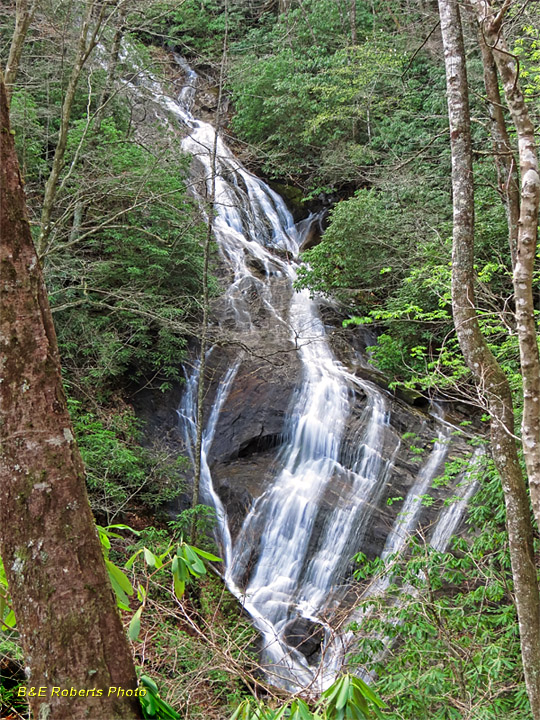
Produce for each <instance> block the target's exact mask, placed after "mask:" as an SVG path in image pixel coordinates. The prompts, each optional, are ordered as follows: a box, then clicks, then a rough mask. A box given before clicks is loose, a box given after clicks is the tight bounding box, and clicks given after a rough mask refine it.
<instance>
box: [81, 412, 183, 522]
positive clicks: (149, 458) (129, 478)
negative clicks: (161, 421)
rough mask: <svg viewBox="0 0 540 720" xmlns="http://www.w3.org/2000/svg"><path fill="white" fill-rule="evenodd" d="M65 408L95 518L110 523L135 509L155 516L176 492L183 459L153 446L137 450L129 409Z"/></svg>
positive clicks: (137, 424)
mask: <svg viewBox="0 0 540 720" xmlns="http://www.w3.org/2000/svg"><path fill="white" fill-rule="evenodd" d="M68 406H69V410H70V414H71V418H72V421H73V428H74V431H75V437H76V439H77V443H78V445H79V450H80V452H81V455H82V458H83V460H84V464H85V469H86V482H87V485H88V489H89V491H90V501H91V504H92V508H93V510H94V512H95V513H96V514H97V515H98V516H100V517H105V518H106V520H107V522H109V523H110V522H111V521H112V520H113V519H114V518H115V517H116V516H117V515H119V514H122V513H124V514H125V513H126V512H127V511H128V510H130V509H131V508H133V506H138V507H140V506H141V505H142V506H144V507H145V508H148V509H149V510H152V511H153V512H158V511H159V510H160V509H161V508H162V507H163V505H164V504H166V503H167V502H170V501H171V500H173V499H174V498H175V497H177V496H178V494H179V493H180V492H181V491H182V489H183V470H184V469H185V467H186V462H187V461H186V460H185V458H183V457H182V456H180V457H178V456H176V455H171V453H170V452H169V451H165V450H164V449H160V448H159V447H143V446H142V445H141V444H140V442H141V440H142V434H141V423H140V421H139V420H138V419H137V418H136V417H135V415H134V413H133V411H132V410H131V408H129V407H127V406H123V407H121V408H118V409H109V410H107V411H106V410H104V409H94V410H93V411H89V410H88V409H85V408H84V406H83V404H82V403H81V402H80V401H77V400H74V399H73V398H69V399H68Z"/></svg>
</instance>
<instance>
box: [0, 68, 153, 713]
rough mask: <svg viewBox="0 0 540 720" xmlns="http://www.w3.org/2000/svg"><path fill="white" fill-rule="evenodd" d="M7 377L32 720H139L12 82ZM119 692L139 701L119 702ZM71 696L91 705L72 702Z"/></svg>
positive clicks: (1, 224)
mask: <svg viewBox="0 0 540 720" xmlns="http://www.w3.org/2000/svg"><path fill="white" fill-rule="evenodd" d="M0 372H1V378H0V441H1V446H0V554H1V556H2V558H3V561H4V566H5V570H6V574H7V578H8V583H9V588H10V592H11V598H12V603H13V609H14V611H15V615H16V618H17V623H18V630H19V632H20V639H21V643H22V647H23V650H24V652H25V656H26V663H27V674H28V687H29V688H30V687H34V688H40V687H41V688H44V690H43V691H42V695H41V696H39V694H38V693H37V692H36V694H35V695H34V696H31V697H29V701H30V707H31V711H32V713H33V715H34V717H36V718H51V719H52V718H54V720H63V719H64V718H65V719H66V720H67V719H69V720H73V719H78V718H89V717H91V718H93V720H111V718H122V719H125V718H139V717H141V713H140V706H139V701H138V698H137V697H136V696H135V695H134V693H135V690H136V687H137V679H136V675H135V669H134V666H133V660H132V657H131V653H130V649H129V645H128V642H127V639H126V637H125V635H124V632H123V628H122V624H121V621H120V617H119V614H118V611H117V608H116V602H115V599H114V597H113V593H112V590H111V586H110V582H109V578H108V575H107V571H106V568H105V564H104V560H103V555H102V551H101V546H100V542H99V539H98V537H97V533H96V529H95V525H94V521H93V518H92V514H91V511H90V506H89V504H88V498H87V495H86V488H85V482H84V468H83V464H82V460H81V457H80V455H79V451H78V448H77V445H76V443H75V440H74V437H73V429H72V425H71V421H70V418H69V414H68V411H67V406H66V399H65V396H64V391H63V387H62V379H61V374H60V362H59V356H58V347H57V342H56V335H55V331H54V326H53V322H52V317H51V313H50V308H49V304H48V300H47V295H46V291H45V287H44V284H43V278H42V274H41V268H40V263H39V261H38V259H37V256H36V252H35V249H34V246H33V243H32V236H31V233H30V226H29V222H28V216H27V212H26V203H25V198H24V191H23V186H22V181H21V177H20V173H19V167H18V162H17V157H16V154H15V149H14V142H13V136H12V134H11V131H10V126H9V116H8V105H7V96H6V91H5V85H4V82H3V78H2V77H1V75H0ZM110 687H115V688H122V690H123V691H124V692H125V691H128V690H129V691H130V692H131V693H133V694H132V696H131V697H126V696H125V695H124V696H123V697H119V695H118V693H114V694H112V695H111V696H110V697H109V696H108V692H109V688H110ZM53 688H56V689H57V692H53ZM71 688H74V689H75V690H76V691H88V696H85V697H83V696H82V695H74V696H73V695H72V696H71V697H62V696H61V694H60V691H61V690H68V691H70V690H71ZM98 690H102V695H101V696H98V694H97V691H98ZM92 691H94V692H93V694H92Z"/></svg>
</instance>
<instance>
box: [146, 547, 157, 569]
mask: <svg viewBox="0 0 540 720" xmlns="http://www.w3.org/2000/svg"><path fill="white" fill-rule="evenodd" d="M143 550H144V559H145V560H146V563H147V564H148V565H150V567H156V564H157V558H156V556H155V555H154V553H153V552H152V551H151V550H149V549H148V548H143Z"/></svg>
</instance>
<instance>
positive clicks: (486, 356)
mask: <svg viewBox="0 0 540 720" xmlns="http://www.w3.org/2000/svg"><path fill="white" fill-rule="evenodd" d="M439 13H440V17H441V31H442V37H443V46H444V56H445V66H446V85H447V96H448V115H449V121H450V143H451V150H452V190H453V203H454V228H453V250H452V310H453V315H454V324H455V327H456V333H457V336H458V340H459V344H460V347H461V350H462V352H463V355H464V357H465V361H466V363H467V365H468V367H469V368H470V370H471V371H472V373H473V375H474V377H475V379H476V383H477V387H478V389H479V391H480V392H481V393H482V394H483V395H484V397H485V398H486V399H487V401H488V403H489V408H490V412H491V439H492V453H493V459H494V462H495V465H496V467H497V470H498V472H499V474H500V476H501V480H502V487H503V491H504V497H505V505H506V521H507V528H508V539H509V546H510V558H511V563H512V575H513V579H514V589H515V600H516V607H517V614H518V621H519V629H520V640H521V654H522V659H523V668H524V673H525V683H526V686H527V694H528V696H529V700H530V703H531V709H532V713H533V717H534V718H535V720H539V718H540V683H539V679H540V672H539V671H540V599H539V594H538V584H537V580H536V567H535V563H534V552H533V542H532V537H533V532H532V523H531V516H530V508H529V501H528V497H527V491H526V487H525V483H524V480H523V477H522V473H521V467H520V464H519V458H518V454H517V449H516V443H515V440H514V415H513V407H512V395H511V391H510V387H509V383H508V379H507V378H506V376H505V374H504V373H503V372H502V370H501V368H500V366H499V364H498V362H497V361H496V359H495V357H494V356H493V354H492V353H491V351H490V349H489V347H488V345H487V343H486V340H485V338H484V337H483V335H482V332H481V329H480V326H479V323H478V317H477V314H476V305H475V296H474V186H473V168H472V150H471V131H470V116H469V98H468V86H467V71H466V65H465V48H464V44H463V33H462V29H461V18H460V14H459V7H458V3H457V0H439Z"/></svg>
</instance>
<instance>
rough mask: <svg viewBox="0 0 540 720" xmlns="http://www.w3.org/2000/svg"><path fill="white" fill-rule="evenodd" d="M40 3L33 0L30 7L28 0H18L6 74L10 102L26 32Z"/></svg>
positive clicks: (37, 0)
mask: <svg viewBox="0 0 540 720" xmlns="http://www.w3.org/2000/svg"><path fill="white" fill-rule="evenodd" d="M38 3H39V0H33V2H32V4H31V6H30V9H29V8H28V0H17V6H16V10H15V30H14V31H13V37H12V38H11V45H10V47H9V55H8V59H7V63H6V71H5V75H4V78H5V83H6V92H7V97H8V103H9V99H10V98H11V93H12V92H13V86H14V85H15V79H16V77H17V73H18V71H19V64H20V62H21V55H22V51H23V47H24V41H25V39H26V33H27V32H28V28H29V27H30V23H31V22H32V18H33V17H34V14H35V12H36V8H37V5H38Z"/></svg>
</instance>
